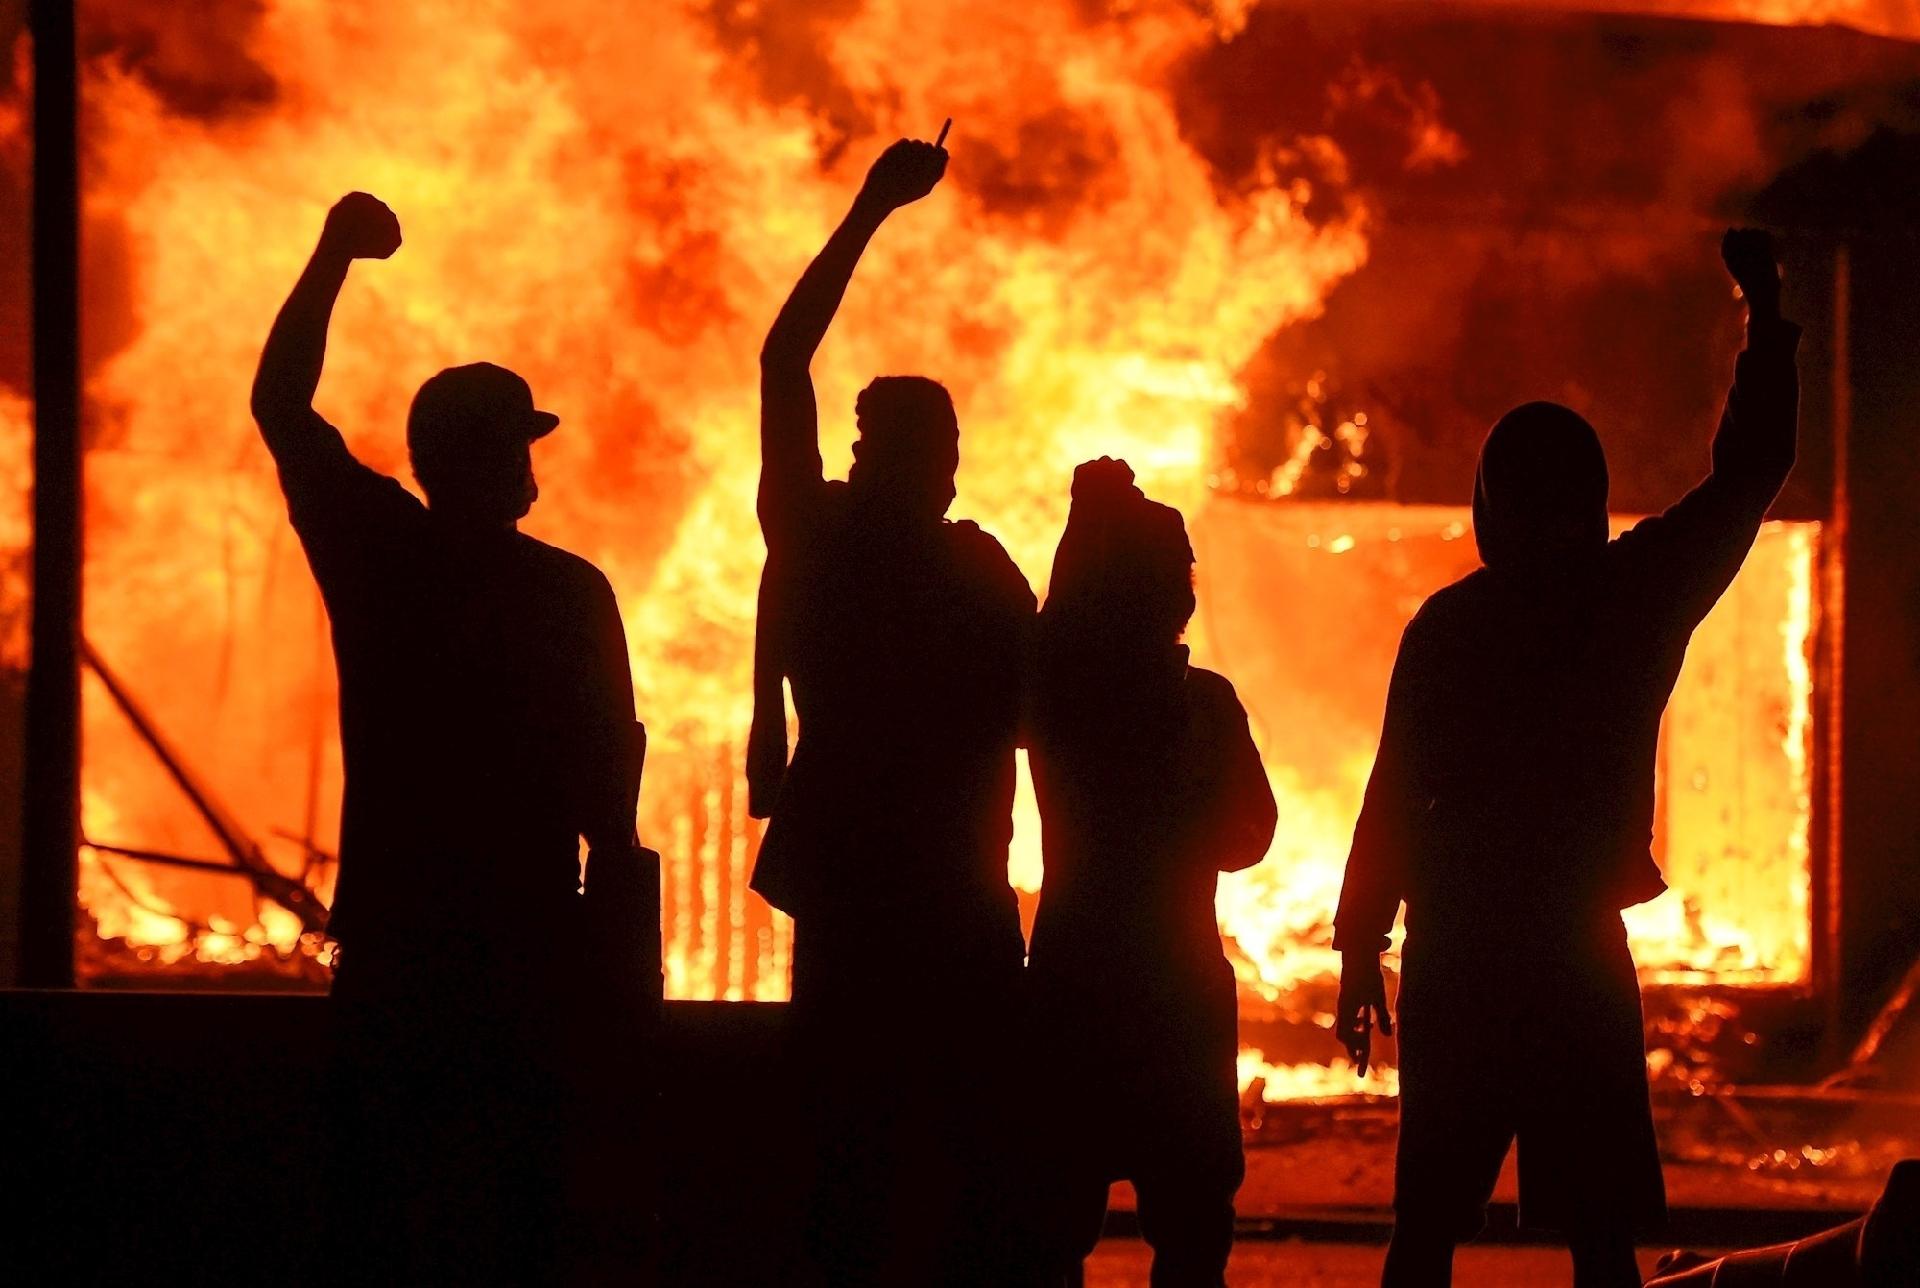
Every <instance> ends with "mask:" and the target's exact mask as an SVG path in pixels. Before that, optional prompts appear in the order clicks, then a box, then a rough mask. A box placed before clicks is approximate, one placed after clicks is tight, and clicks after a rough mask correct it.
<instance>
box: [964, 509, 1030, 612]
mask: <svg viewBox="0 0 1920 1288" xmlns="http://www.w3.org/2000/svg"><path fill="white" fill-rule="evenodd" d="M946 532H947V540H948V541H949V542H950V543H951V544H952V547H953V551H954V554H955V555H956V556H957V557H958V559H959V561H960V564H961V566H962V567H964V568H966V569H967V570H968V571H969V572H971V573H972V574H973V575H974V576H976V577H978V578H979V579H980V580H982V581H983V582H985V583H986V584H987V585H989V586H991V587H992V588H993V589H995V590H997V591H999V592H1001V593H1003V594H1008V595H1013V596H1016V597H1021V598H1023V599H1024V601H1025V602H1026V604H1027V605H1028V606H1029V607H1031V606H1033V605H1034V604H1035V603H1036V602H1037V601H1036V600H1035V598H1034V594H1033V587H1031V586H1029V585H1028V584H1027V576H1026V574H1025V573H1023V572H1021V571H1020V565H1018V564H1016V563H1015V562H1014V561H1013V556H1012V555H1010V554H1008V553H1007V548H1006V547H1005V546H1003V545H1001V544H1000V540H999V538H998V537H995V536H994V535H993V534H992V533H991V532H988V531H987V530H986V529H985V528H983V527H981V526H980V525H979V524H978V523H975V522H974V521H973V520H972V519H955V520H953V521H952V522H950V523H948V524H947V525H946Z"/></svg>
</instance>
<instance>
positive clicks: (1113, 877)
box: [1027, 459, 1275, 1285]
mask: <svg viewBox="0 0 1920 1288" xmlns="http://www.w3.org/2000/svg"><path fill="white" fill-rule="evenodd" d="M1193 609H1194V596H1193V552H1192V549H1191V548H1190V547H1189V545H1188V543H1187V533H1186V527H1185V525H1184V524H1183V523H1182V521H1181V518H1180V513H1179V511H1177V510H1174V509H1172V508H1171V507H1169V506H1164V505H1160V504H1157V503H1155V502H1153V501H1149V500H1147V499H1146V498H1145V497H1144V496H1143V495H1142V494H1141V493H1140V491H1139V489H1138V488H1136V487H1135V486H1134V484H1133V474H1132V471H1131V470H1129V469H1128V468H1127V466H1126V464H1125V463H1124V462H1119V461H1111V460H1106V459H1102V460H1099V461H1095V462H1091V463H1089V464H1086V465H1082V466H1081V467H1080V468H1079V469H1078V470H1077V471H1075V473H1074V483H1073V509H1072V512H1071V513H1070V515H1069V516H1068V519H1067V529H1066V532H1065V534H1064V535H1063V536H1062V537H1061V539H1060V548H1059V551H1058V552H1057V554H1056V555H1055V557H1054V564H1053V579H1052V582H1051V583H1050V590H1049V591H1048V595H1047V602H1046V606H1045V608H1044V609H1042V610H1041V613H1040V630H1039V648H1038V666H1037V678H1036V682H1035V686H1034V689H1035V692H1034V716H1033V778H1034V789H1035V792H1036V793H1037V795H1038V797H1039V803H1040V822H1041V831H1042V836H1043V841H1044V845H1045V856H1046V884H1045V887H1044V888H1043V889H1042V891H1041V894H1040V907H1039V911H1038V913H1037V914H1036V917H1035V921H1034V930H1033V951H1032V955H1031V960H1030V965H1029V975H1030V978H1031V981H1032V982H1031V988H1032V994H1033V1030H1032V1040H1031V1043H1030V1046H1029V1050H1028V1059H1027V1065H1028V1067H1029V1069H1030V1070H1031V1076H1032V1077H1033V1078H1034V1080H1035V1084H1036V1089H1037V1094H1036V1096H1035V1101H1034V1103H1035V1108H1036V1109H1037V1111H1038V1112H1037V1113H1036V1114H1035V1115H1034V1116H1033V1134H1034V1154H1035V1156H1036V1157H1037V1158H1038V1159H1039V1160H1040V1165H1039V1166H1038V1167H1037V1168H1036V1169H1035V1170H1034V1173H1033V1178H1032V1179H1033V1180H1034V1182H1035V1183H1036V1185H1035V1188H1036V1196H1037V1197H1036V1209H1037V1213H1036V1214H1037V1217H1038V1221H1039V1225H1040V1246H1041V1248H1042V1251H1041V1253H1040V1259H1041V1261H1042V1263H1043V1264H1044V1266H1045V1268H1046V1271H1047V1277H1048V1279H1049V1281H1050V1282H1052V1283H1055V1284H1058V1283H1060V1282H1062V1281H1063V1277H1064V1276H1065V1275H1066V1274H1067V1273H1068V1272H1070V1270H1071V1269H1072V1267H1074V1266H1076V1265H1077V1264H1078V1263H1079V1262H1080V1260H1081V1259H1082V1258H1084V1257H1085V1256H1086V1255H1087V1254H1088V1253H1089V1252H1091V1251H1092V1250H1093V1248H1094V1245H1095V1244H1096V1243H1097V1242H1098V1241H1099V1239H1100V1229H1101V1223H1102V1219H1103V1218H1104V1216H1105V1214H1106V1206H1107V1189H1108V1186H1109V1185H1110V1184H1111V1183H1112V1182H1113V1181H1115V1180H1119V1179H1122V1178H1125V1179H1129V1180H1131V1181H1132V1182H1133V1185H1134V1189H1135V1190H1136V1192H1137V1193H1138V1195H1139V1202H1140V1209H1139V1210H1140V1226H1141V1230H1142V1233H1143V1234H1144V1235H1145V1236H1146V1239H1147V1241H1148V1243H1150V1244H1151V1245H1152V1246H1153V1250H1154V1261H1153V1282H1154V1284H1156V1285H1162V1284H1165V1285H1174V1284H1185V1285H1217V1284H1224V1283H1225V1273H1226V1266H1227V1255H1228V1253H1229V1251H1230V1250H1231V1248H1232V1246H1233V1196H1234V1193H1235V1191H1237V1190H1238V1189H1239V1187H1240V1181H1241V1179H1242V1176H1243V1174H1244V1170H1245V1169H1244V1162H1243V1160H1242V1157H1241V1143H1240V1115H1239V1094H1238V1091H1239V1087H1238V1077H1237V1074H1236V1068H1235V1064H1236V1058H1237V1055H1238V1051H1239V1040H1238V1032H1237V1015H1236V1001H1237V999H1236V993H1235V983H1234V976H1233V970H1232V968H1231V967H1230V966H1229V965H1228V963H1227V960H1226V957H1225V954H1224V953H1222V951H1221V947H1220V931H1219V927H1218V924H1217V922H1216V921H1215V917H1214V906H1213V901H1214V886H1215V882H1216V879H1217V877H1218V875H1219V874H1220V873H1221V872H1233V871H1238V870H1240V869H1242V868H1246V867H1251V866H1252V865H1253V864H1255V863H1258V862H1259V861H1260V859H1261V857H1262V856H1263V855H1265V853H1266V850H1267V845H1268V843H1269V842H1270V841H1272V839H1273V830H1274V822H1275V807H1274V800H1273V791H1272V789H1271V787H1270V786H1269V785H1268V783H1267V777H1266V771H1265V769H1264V768H1263V766H1262V764H1261V761H1260V753H1259V751H1258V749H1257V748H1256V747H1255V746H1254V743H1253V738H1252V735H1251V734H1250V733H1249V731H1248V728H1247V715H1246V711H1245V710H1244V709H1243V708H1242V707H1241V705H1240V701H1239V698H1238V697H1237V696H1236V695H1235V693H1234V691H1233V686H1232V685H1231V684H1229V683H1228V682H1227V681H1226V679H1225V678H1224V677H1222V676H1220V675H1217V674H1215V673H1214V672H1212V671H1208V670H1204V669H1202V668H1199V667H1195V666H1190V665H1188V662H1187V650H1186V648H1185V646H1183V645H1182V644H1181V643H1180V637H1181V635H1182V633H1183V632H1184V631H1185V630H1186V626H1187V621H1188V619H1189V618H1190V617H1191V616H1192V615H1193Z"/></svg>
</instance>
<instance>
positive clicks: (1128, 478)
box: [1073, 456, 1142, 504]
mask: <svg viewBox="0 0 1920 1288" xmlns="http://www.w3.org/2000/svg"><path fill="white" fill-rule="evenodd" d="M1141 496H1142V493H1141V491H1140V489H1139V488H1138V487H1136V486H1134V482H1133V467H1132V466H1130V465H1128V464H1127V463H1126V462H1125V461H1122V460H1116V459H1115V458H1113V457H1111V456H1102V457H1101V458H1100V459H1099V460H1097V461H1088V462H1086V463H1085V464H1083V465H1079V466H1076V467H1075V468H1074V471H1073V499H1074V500H1075V501H1080V502H1084V503H1088V504H1099V503H1100V502H1103V501H1106V502H1112V501H1137V500H1139V499H1140V498H1141Z"/></svg>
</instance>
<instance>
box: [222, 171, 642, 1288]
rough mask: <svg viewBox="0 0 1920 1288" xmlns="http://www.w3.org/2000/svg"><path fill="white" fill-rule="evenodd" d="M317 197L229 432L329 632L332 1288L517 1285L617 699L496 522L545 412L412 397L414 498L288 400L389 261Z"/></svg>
mask: <svg viewBox="0 0 1920 1288" xmlns="http://www.w3.org/2000/svg"><path fill="white" fill-rule="evenodd" d="M399 245H400V227H399V224H398V222H397V221H396V220H395V219H394V216H393V213H392V212H391V211H390V210H388V209H387V208H386V207H385V206H384V205H382V204H381V203H380V202H379V201H377V200H375V199H374V198H373V197H370V196H368V195H366V194H365V193H352V194H350V195H348V196H346V197H344V198H342V199H341V201H340V202H339V204H337V205H336V206H335V207H334V208H333V210H332V212H331V213H329V215H328V216H327V221H326V227H325V230H324V232H323V233H322V234H321V237H320V243H319V246H318V248H317V249H316V250H315V251H314V254H313V258H312V260H311V261H310V262H309V263H308V265H307V267H306V271H305V272H304V273H302V274H301V277H300V280H299V282H298V283H297V284H296V285H295V287H294V288H293V292H292V294H291V295H290V296H289V297H288V298H287V302H286V304H285V305H284V306H283V307H282V308H281V310H280V315H279V317H278V318H277V319H276V320H275V322H274V325H273V331H272V333H271V334H270V335H269V336H268V338H267V344H266V349H265V351H264V352H263V353H262V355H261V358H260V371H259V374H258V376H257V378H256V379H255V382H254V389H253V414H254V419H255V420H256V421H258V423H259V425H260V431H261V434H262V436H263V437H264V438H265V439H266V442H267V446H268V447H269V448H270V449H271V450H272V452H273V457H274V460H275V462H276V463H277V465H278V466H279V472H280V482H281V487H282V488H283V489H284V491H285V493H286V497H287V507H288V511H289V513H290V515H291V517H292V520H293V526H294V529H295V531H296V532H297V533H298V534H299V536H300V541H301V544H302V545H303V547H304V548H305V550H306V553H307V559H308V562H309V563H310V564H311V566H312V568H313V574H314V577H315V579H316V580H317V581H318V582H319V584H320V592H321V595H322V597H323V599H324V600H325V602H326V606H327V614H328V617H329V618H330V620H331V622H332V627H333V645H334V657H335V661H336V663H337V665H338V668H339V676H340V733H341V745H342V755H343V758H344V761H345V772H346V788H345V799H344V801H343V804H342V817H341V827H340V831H341V839H340V879H339V883H338V888H337V892H336V898H335V900H334V907H333V914H332V917H331V920H330V923H329V933H330V934H331V935H332V936H333V937H334V938H335V939H336V940H337V942H338V945H339V949H338V951H339V956H338V960H337V965H336V969H335V974H334V984H333V997H334V1008H333V1009H334V1019H335V1025H336V1029H337V1033H338V1038H337V1045H338V1049H339V1065H340V1074H339V1078H338V1084H339V1092H340V1096H339V1101H338V1103H337V1105H336V1107H335V1120H334V1122H333V1123H332V1125H331V1126H332V1131H333V1134H334V1136H335V1144H336V1145H337V1147H338V1157H339V1163H340V1165H339V1167H338V1168H337V1169H336V1172H337V1174H336V1175H335V1176H334V1178H333V1181H332V1188H333V1191H334V1193H333V1195H332V1199H333V1201H334V1203H335V1207H336V1210H335V1213H334V1219H333V1222H332V1230H331V1239H330V1244H331V1247H330V1255H331V1256H332V1258H333V1259H334V1261H335V1263H336V1265H335V1269H336V1270H337V1272H338V1273H339V1275H340V1277H341V1281H342V1282H366V1283H371V1282H387V1283H425V1282H441V1281H448V1280H461V1281H472V1280H475V1279H478V1280H484V1281H487V1282H496V1281H503V1280H504V1281H512V1282H536V1281H538V1280H539V1279H540V1278H541V1277H542V1274H541V1269H540V1268H541V1267H542V1266H545V1265H547V1264H549V1260H548V1259H549V1258H550V1257H551V1255H552V1252H553V1240H554V1238H555V1236H556V1229H555V1226H556V1224H557V1221H558V1218H559V1212H558V1209H557V1206H556V1194H557V1188H558V1184H559V1175H558V1173H559V1170H560V1168H559V1161H558V1159H559V1154H558V1140H559V1137H558V1132H559V1122H558V1119H557V1117H556V1114H557V1111H558V1109H559V1106H560V1105H561V1104H562V1103H563V1102H564V1101H565V1100H566V1094H565V1088H564V1080H563V1079H562V1077H561V1072H562V1069H561V1066H562V1064H563V1062H564V1059H565V1052H564V1050H563V1047H564V1044H565V1041H566V1040H567V1039H568V1037H569V1030H568V1026H567V1025H566V1023H565V1012H566V1008H565V1006H564V1005H563V1003H564V1001H565V1000H566V999H567V998H568V997H569V996H570V995H572V993H573V992H574V991H577V989H578V987H579V985H580V983H581V979H580V974H581V967H582V961H581V958H580V952H581V943H582V925H581V917H582V905H583V900H582V899H581V898H580V896H579V893H578V891H579V885H580V880H579V877H580V866H579V844H580V839H581V837H582V836H583V835H584V836H585V837H586V838H587V840H588V842H589V843H590V846H591V853H592V858H591V863H592V864H593V865H594V866H595V867H596V868H601V867H602V865H607V864H615V863H622V862H633V861H634V853H635V840H634V825H633V819H634V797H635V794H636V792H637V790H638V772H639V768H638V764H637V762H636V760H635V757H634V755H633V747H634V739H633V736H632V735H633V732H634V729H635V725H634V721H633V687H632V680H631V678H630V676H629V673H628V669H627V651H626V641H625V636H624V632H623V629H622V627H621V623H620V615H619V612H618V609H617V607H616V605H615V603H614V597H613V592H612V590H611V588H610V587H609V586H608V584H607V581H606V578H605V577H603V576H602V575H601V574H600V572H599V571H598V570H597V569H595V568H594V567H593V565H592V564H590V563H588V562H587V561H586V560H584V559H581V558H579V557H577V556H575V555H571V554H568V553H566V552H565V551H562V550H557V549H555V548H553V547H552V546H548V545H544V544H542V543H541V542H539V541H536V540H534V539H533V538H531V537H528V536H526V535H524V534H522V533H520V532H519V531H518V530H517V529H516V524H517V523H518V521H519V520H520V518H521V517H522V516H524V515H525V514H526V513H527V510H528V508H529V507H530V506H531V505H532V504H533V501H534V498H535V496H536V495H537V488H536V487H535V484H534V478H533V467H532V458H531V452H530V448H531V444H532V443H533V441H534V440H535V439H537V438H539V437H541V436H542V435H544V434H546V433H548V432H550V431H551V430H552V429H553V428H554V426H555V425H556V424H557V423H558V418H557V417H555V416H553V415H551V414H550V413H547V412H542V411H537V410H535V408H534V404H533V397H532V394H531V393H530V392H529V390H528V387H527V383H526V381H524V380H522V379H521V378H520V377H519V376H516V375H514V374H513V373H512V372H510V371H507V370H505V369H503V368H501V367H496V366H493V365H491V364H488V363H476V364H473V365H471V366H465V367H454V368H451V369H449V370H447V371H443V372H441V373H440V374H438V375H436V376H434V377H433V378H431V379H430V380H428V381H427V382H426V383H425V384H424V385H422V386H421V388H420V391H419V393H418V394H417V395H416V397H415V398H414V401H413V407H412V410H411V412H410V413H409V415H408V420H407V447H408V451H409V454H410V455H411V458H412V463H413V471H414V476H415V477H416V478H417V479H418V480H419V483H420V486H421V488H422V489H423V490H424V491H425V493H426V496H427V503H426V504H425V505H422V504H421V503H420V502H419V501H418V500H416V499H415V498H414V497H413V495H412V494H411V493H409V492H407V491H406V490H405V489H404V488H402V487H401V486H400V484H399V483H398V482H396V481H395V480H393V479H391V478H388V477H386V476H385V475H382V474H379V473H377V472H375V471H374V470H372V469H369V468H368V467H367V466H365V465H363V464H361V463H360V462H359V461H357V460H355V459H354V457H353V455H352V454H351V453H350V452H349V451H348V450H347V446H346V443H345V442H344V441H343V440H342V438H341V436H340V433H339V431H338V430H336V429H335V428H334V427H333V426H332V425H330V424H328V423H327V422H326V421H325V420H324V419H322V418H321V416H320V415H319V414H318V413H317V412H315V411H314V409H313V405H312V403H313V395H314V391H315V389H316V387H317V386H318V384H319V380H320V370H321V365H322V362H323V360H324V357H325V352H326V341H327V326H328V322H329V319H330V317H331V315H332V311H333V306H334V302H335V300H336V298H337V297H338V295H339V292H340V288H341V286H342V284H343V283H344V282H345V280H346V275H347V268H348V265H349V264H350V263H351V262H352V261H353V260H355V259H364V258H372V259H384V258H386V257H388V256H390V255H391V254H393V252H394V251H395V250H396V249H397V248H398V247H399Z"/></svg>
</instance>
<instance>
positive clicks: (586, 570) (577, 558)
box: [519, 532, 613, 599]
mask: <svg viewBox="0 0 1920 1288" xmlns="http://www.w3.org/2000/svg"><path fill="white" fill-rule="evenodd" d="M519 539H520V544H521V549H522V550H523V551H524V552H525V554H526V557H527V558H529V559H531V560H533V561H534V562H535V563H536V564H537V565H539V567H540V569H541V571H542V572H543V573H545V574H546V575H548V576H551V577H553V578H554V579H556V580H557V581H559V582H560V583H561V584H563V585H565V586H567V587H569V588H570V589H572V590H573V591H574V592H575V593H577V594H583V595H592V596H594V597H595V598H599V597H605V598H608V599H611V598H612V597H613V583H612V582H610V581H608V580H607V574H605V573H604V572H601V571H600V568H599V565H597V564H595V563H594V562H593V561H592V560H591V559H588V558H587V557H586V556H584V555H577V554H575V553H574V552H573V551H571V550H565V549H562V548H561V547H559V546H556V545H550V544H548V543H547V542H545V541H542V540H540V539H539V538H538V537H531V536H528V535H527V534H526V533H524V532H522V533H520V534H519Z"/></svg>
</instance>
